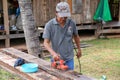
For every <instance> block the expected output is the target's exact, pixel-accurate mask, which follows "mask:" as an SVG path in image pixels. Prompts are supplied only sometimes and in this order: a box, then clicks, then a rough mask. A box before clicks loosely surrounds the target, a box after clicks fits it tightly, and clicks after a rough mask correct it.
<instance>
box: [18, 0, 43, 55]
mask: <svg viewBox="0 0 120 80" xmlns="http://www.w3.org/2000/svg"><path fill="white" fill-rule="evenodd" d="M18 3H19V7H20V12H21V19H22V25H23V30H24V35H25V40H26V45H27V49H28V53H29V54H32V55H34V56H38V55H39V54H40V52H41V48H40V41H39V32H38V29H37V28H36V25H35V20H34V17H33V11H32V2H31V0H18Z"/></svg>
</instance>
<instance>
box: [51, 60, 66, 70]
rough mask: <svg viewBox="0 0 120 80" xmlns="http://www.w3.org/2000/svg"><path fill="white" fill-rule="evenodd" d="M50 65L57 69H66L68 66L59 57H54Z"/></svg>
mask: <svg viewBox="0 0 120 80" xmlns="http://www.w3.org/2000/svg"><path fill="white" fill-rule="evenodd" d="M51 66H52V67H53V68H56V69H59V70H68V66H67V65H65V61H64V60H62V59H59V58H54V61H53V62H52V63H51Z"/></svg>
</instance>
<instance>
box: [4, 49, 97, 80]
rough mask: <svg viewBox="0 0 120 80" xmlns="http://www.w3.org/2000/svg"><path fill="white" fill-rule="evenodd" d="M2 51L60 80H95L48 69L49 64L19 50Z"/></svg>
mask: <svg viewBox="0 0 120 80" xmlns="http://www.w3.org/2000/svg"><path fill="white" fill-rule="evenodd" d="M2 50H3V51H5V52H7V53H8V54H9V55H12V56H16V57H21V58H23V59H25V60H26V61H28V62H34V63H37V64H38V65H39V68H40V69H42V70H44V71H46V72H47V73H49V74H52V75H54V76H56V77H58V78H60V79H61V80H95V79H93V78H90V77H87V76H85V75H79V74H77V75H76V74H70V73H69V72H68V71H60V70H57V69H53V68H51V67H50V63H49V62H47V61H45V60H43V59H40V58H37V57H35V56H32V55H30V54H26V53H24V52H21V51H19V50H16V49H14V48H6V49H2Z"/></svg>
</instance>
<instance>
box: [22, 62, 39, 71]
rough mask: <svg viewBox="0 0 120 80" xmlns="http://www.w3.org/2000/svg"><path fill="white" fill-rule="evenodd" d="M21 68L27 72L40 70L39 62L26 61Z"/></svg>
mask: <svg viewBox="0 0 120 80" xmlns="http://www.w3.org/2000/svg"><path fill="white" fill-rule="evenodd" d="M21 70H22V71H23V72H25V73H34V72H37V71H38V64H35V63H25V64H23V65H22V66H21Z"/></svg>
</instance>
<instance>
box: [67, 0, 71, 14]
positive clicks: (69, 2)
mask: <svg viewBox="0 0 120 80" xmlns="http://www.w3.org/2000/svg"><path fill="white" fill-rule="evenodd" d="M67 2H68V4H69V6H70V11H71V13H72V0H67Z"/></svg>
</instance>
